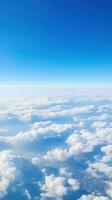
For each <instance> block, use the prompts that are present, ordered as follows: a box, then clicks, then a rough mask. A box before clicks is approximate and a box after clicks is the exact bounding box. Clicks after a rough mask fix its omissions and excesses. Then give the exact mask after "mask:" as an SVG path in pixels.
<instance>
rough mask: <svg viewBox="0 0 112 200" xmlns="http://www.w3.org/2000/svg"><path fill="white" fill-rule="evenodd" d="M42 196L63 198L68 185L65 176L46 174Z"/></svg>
mask: <svg viewBox="0 0 112 200" xmlns="http://www.w3.org/2000/svg"><path fill="white" fill-rule="evenodd" d="M41 191H42V193H41V196H42V199H44V197H48V198H55V199H57V200H61V199H62V197H63V196H64V195H66V194H67V187H66V186H65V178H64V177H55V176H54V175H50V176H46V177H45V182H44V183H43V184H41Z"/></svg>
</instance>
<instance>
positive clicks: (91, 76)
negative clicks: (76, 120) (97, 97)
mask: <svg viewBox="0 0 112 200" xmlns="http://www.w3.org/2000/svg"><path fill="white" fill-rule="evenodd" d="M111 54H112V1H111V0H107V1H105V0H94V1H90V0H85V1H84V0H69V1H68V0H56V1H52V0H32V1H31V0H10V1H9V0H1V1H0V85H29V84H31V85H35V84H36V85H38V84H39V85H61V84H62V85H67V84H68V85H69V84H72V85H109V86H110V85H112V78H111V75H112V56H111Z"/></svg>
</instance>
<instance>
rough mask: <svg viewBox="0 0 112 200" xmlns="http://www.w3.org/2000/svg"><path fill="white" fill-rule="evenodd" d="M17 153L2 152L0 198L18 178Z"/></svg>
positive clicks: (0, 154) (0, 161)
mask: <svg viewBox="0 0 112 200" xmlns="http://www.w3.org/2000/svg"><path fill="white" fill-rule="evenodd" d="M14 159H15V155H14V154H13V153H11V152H10V151H3V152H0V198H1V197H4V196H5V195H6V194H7V190H8V187H9V186H10V184H11V183H12V182H13V181H15V180H16V176H17V169H16V167H15V165H14Z"/></svg>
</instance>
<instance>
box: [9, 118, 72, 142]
mask: <svg viewBox="0 0 112 200" xmlns="http://www.w3.org/2000/svg"><path fill="white" fill-rule="evenodd" d="M73 127H74V125H73V124H58V123H52V121H45V122H36V123H34V124H33V125H32V126H31V128H30V130H28V131H26V132H20V133H18V134H17V135H15V136H13V137H7V138H6V139H7V141H8V142H9V143H11V144H12V145H17V144H18V145H19V144H20V145H21V144H25V143H27V142H32V141H36V140H37V139H39V138H42V137H50V136H54V137H56V136H59V135H61V134H63V133H64V132H65V131H67V130H69V129H72V128H73Z"/></svg>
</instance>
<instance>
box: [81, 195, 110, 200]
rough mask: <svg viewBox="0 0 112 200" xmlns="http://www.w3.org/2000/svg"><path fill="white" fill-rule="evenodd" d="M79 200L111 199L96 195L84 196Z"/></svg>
mask: <svg viewBox="0 0 112 200" xmlns="http://www.w3.org/2000/svg"><path fill="white" fill-rule="evenodd" d="M79 200H109V198H108V197H105V196H96V195H94V194H90V195H82V196H81V198H80V199H79Z"/></svg>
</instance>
